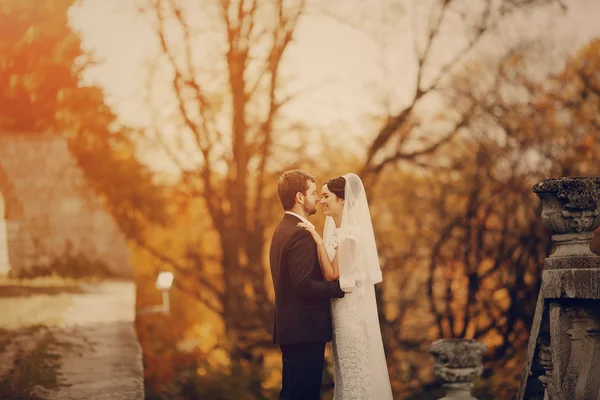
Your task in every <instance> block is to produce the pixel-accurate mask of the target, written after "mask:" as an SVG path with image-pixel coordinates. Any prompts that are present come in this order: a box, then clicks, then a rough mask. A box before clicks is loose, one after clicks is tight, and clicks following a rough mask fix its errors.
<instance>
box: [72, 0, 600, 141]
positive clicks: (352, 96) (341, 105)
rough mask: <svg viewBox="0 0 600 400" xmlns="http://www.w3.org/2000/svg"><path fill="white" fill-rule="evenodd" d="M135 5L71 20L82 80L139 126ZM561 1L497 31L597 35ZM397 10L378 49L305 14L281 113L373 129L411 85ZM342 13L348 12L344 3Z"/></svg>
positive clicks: (142, 101)
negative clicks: (84, 60)
mask: <svg viewBox="0 0 600 400" xmlns="http://www.w3.org/2000/svg"><path fill="white" fill-rule="evenodd" d="M188 1H191V0H188ZM369 1H372V3H371V8H372V10H371V15H374V17H373V18H375V20H377V18H381V19H382V21H383V20H384V18H387V19H388V20H387V21H389V18H390V16H389V15H386V14H385V8H384V7H383V6H382V7H379V8H378V4H381V5H383V4H384V3H386V2H387V3H389V2H390V1H395V0H369ZM405 3H407V4H408V3H409V2H408V1H407V2H405ZM134 4H135V1H134V0H129V1H123V0H81V2H80V3H79V5H78V6H75V7H73V8H72V10H71V14H70V22H71V24H72V26H73V27H74V28H75V30H77V31H78V32H80V34H81V35H82V38H83V46H84V48H85V49H86V50H88V51H90V52H92V53H93V55H94V56H95V58H96V59H97V60H98V61H99V63H98V65H96V66H94V67H92V68H90V69H89V70H88V71H87V72H86V73H85V75H84V79H85V82H86V83H90V84H98V85H100V86H102V87H103V88H104V89H105V93H106V95H107V99H108V102H109V104H110V105H111V106H112V107H113V109H115V110H116V111H117V113H118V114H119V116H120V117H121V119H122V121H124V122H126V123H129V124H134V125H138V126H146V125H148V124H149V122H150V119H151V117H152V112H153V111H152V110H151V109H149V107H148V106H147V103H146V88H147V85H148V76H149V74H148V71H149V65H150V61H151V60H153V59H154V56H155V54H156V50H157V41H156V37H155V35H154V34H153V32H152V30H151V27H150V25H149V23H148V20H147V19H146V18H145V17H143V16H141V15H140V14H139V13H138V12H137V11H136V9H135V6H134ZM340 4H349V3H340ZM568 4H569V11H568V13H567V15H564V16H560V15H558V14H557V13H556V12H549V13H543V12H540V13H536V14H535V15H530V16H526V17H523V18H521V19H516V20H515V21H514V23H513V25H511V27H510V28H507V29H506V32H503V35H505V36H507V37H510V35H511V34H512V35H513V36H514V35H522V34H523V33H522V32H528V33H527V34H529V35H532V36H535V35H539V34H540V33H541V34H542V35H544V36H548V37H550V38H551V39H552V41H553V42H554V43H555V44H556V47H557V49H556V51H558V52H562V53H565V52H567V53H569V52H574V51H576V50H577V49H578V48H579V47H580V46H582V45H583V44H585V43H586V42H588V41H589V40H590V39H591V38H593V37H598V36H600V24H598V22H597V21H598V18H597V16H598V15H600V1H597V0H572V1H570V2H568ZM399 10H400V12H399V13H398V15H397V17H396V18H397V20H398V26H397V29H395V30H394V29H392V30H391V31H390V32H389V34H390V38H391V40H390V41H389V42H388V43H389V44H388V46H387V47H385V48H384V49H383V50H382V48H381V46H379V45H378V43H377V42H376V41H375V40H373V38H372V37H370V36H369V35H366V34H365V33H364V32H360V31H359V30H356V29H353V28H351V27H349V26H347V25H345V24H341V23H339V22H337V21H335V20H334V19H331V18H327V17H323V16H310V17H306V18H304V19H303V20H302V22H301V24H300V25H299V27H298V31H297V34H296V39H295V42H294V43H293V45H292V46H291V47H290V49H289V54H287V59H286V64H285V66H286V71H287V72H288V73H289V74H290V75H293V76H294V78H295V79H294V84H295V85H296V86H297V87H298V88H303V87H309V88H312V89H311V90H310V91H308V92H307V94H305V95H303V97H302V98H301V99H300V100H298V101H295V102H294V103H293V104H291V105H290V106H289V107H288V109H287V112H288V113H290V114H291V115H293V116H295V117H296V118H298V119H305V120H306V119H308V120H310V121H311V122H312V123H315V124H317V125H321V126H327V125H328V124H336V123H337V124H339V123H341V124H343V125H344V126H347V127H348V131H349V132H350V133H351V134H353V135H355V136H366V137H369V136H372V135H373V134H374V132H371V131H369V128H366V127H365V124H364V121H365V116H366V115H368V114H372V113H374V112H376V111H377V110H379V109H380V106H381V103H382V101H383V100H384V99H386V98H389V99H391V107H392V108H393V109H396V110H397V109H398V107H401V106H402V105H403V104H406V102H408V101H410V99H411V95H412V93H413V92H412V91H413V89H414V76H415V75H414V71H415V59H414V56H413V52H412V49H411V43H412V38H411V35H410V29H409V27H410V24H409V21H410V19H411V13H415V12H416V11H415V8H414V7H413V8H411V7H409V6H407V7H404V8H399ZM342 11H344V12H346V13H347V14H348V13H349V14H352V13H353V12H354V11H353V10H352V9H350V8H349V9H347V10H342ZM357 12H358V11H357ZM378 12H380V14H378ZM516 32H518V33H516ZM445 37H446V39H445V42H443V43H441V44H440V47H441V49H440V51H439V54H441V55H442V58H443V55H444V51H445V50H446V49H447V50H448V51H450V50H451V49H452V46H453V45H454V44H455V43H456V41H455V40H454V39H453V38H452V34H451V33H450V34H449V35H445ZM440 61H441V59H440ZM159 95H160V92H159ZM159 97H160V96H159Z"/></svg>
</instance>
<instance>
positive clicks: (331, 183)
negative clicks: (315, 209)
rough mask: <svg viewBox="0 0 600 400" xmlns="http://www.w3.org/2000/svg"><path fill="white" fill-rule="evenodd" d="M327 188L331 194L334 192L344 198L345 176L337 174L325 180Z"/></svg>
mask: <svg viewBox="0 0 600 400" xmlns="http://www.w3.org/2000/svg"><path fill="white" fill-rule="evenodd" d="M325 184H326V185H327V189H329V191H330V192H331V193H333V194H335V195H336V196H337V197H339V198H340V199H345V198H346V193H345V190H344V189H345V187H346V178H344V177H343V176H338V177H337V178H331V179H330V180H328V181H327V182H325Z"/></svg>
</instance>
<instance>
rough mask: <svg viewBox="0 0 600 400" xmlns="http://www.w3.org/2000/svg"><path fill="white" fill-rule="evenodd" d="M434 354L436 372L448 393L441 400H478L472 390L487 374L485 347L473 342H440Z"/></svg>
mask: <svg viewBox="0 0 600 400" xmlns="http://www.w3.org/2000/svg"><path fill="white" fill-rule="evenodd" d="M430 351H431V353H432V354H433V356H434V357H435V364H434V366H433V372H434V373H435V375H436V376H437V377H438V379H440V380H441V381H442V382H443V384H444V388H445V389H446V396H445V397H443V398H442V399H440V400H476V399H475V397H473V396H471V389H472V387H473V382H474V381H475V380H476V379H477V378H479V377H480V376H481V373H482V372H483V353H484V351H485V345H484V344H483V343H480V342H477V341H475V340H469V339H440V340H437V341H435V342H434V343H433V344H432V345H431V349H430Z"/></svg>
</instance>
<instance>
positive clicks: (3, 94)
mask: <svg viewBox="0 0 600 400" xmlns="http://www.w3.org/2000/svg"><path fill="white" fill-rule="evenodd" d="M74 3H75V0H59V1H49V0H44V1H40V2H35V4H34V3H33V2H26V1H25V2H23V1H3V2H2V3H1V4H0V26H2V36H1V37H0V132H2V133H4V134H11V135H20V136H23V137H26V136H28V135H36V134H39V133H46V134H54V135H61V136H64V137H66V138H67V139H68V140H69V145H70V147H71V150H72V152H73V154H74V156H75V157H76V159H77V161H78V163H79V165H80V166H81V167H82V169H83V171H84V173H85V176H86V177H87V180H88V182H89V183H90V184H91V185H92V186H93V188H94V189H95V190H96V192H97V193H98V194H99V195H100V196H101V197H102V198H103V199H104V200H105V204H106V205H107V207H108V208H109V209H110V211H111V212H112V214H113V216H114V217H115V220H116V221H117V223H118V224H119V225H120V226H121V228H122V229H123V231H124V232H125V233H126V234H127V235H128V236H129V237H139V236H140V235H141V230H142V228H143V226H144V225H145V224H147V223H148V222H162V221H163V217H164V214H163V213H162V208H163V207H164V202H163V199H162V196H161V195H160V192H159V191H158V190H157V188H156V186H155V185H154V184H153V182H152V177H151V175H150V173H149V171H148V169H147V168H146V167H145V166H144V165H143V164H141V163H140V162H138V161H137V159H136V157H135V153H134V143H133V141H132V135H133V133H134V132H133V130H132V129H131V128H128V127H125V126H119V124H118V121H117V116H116V115H115V113H114V112H113V111H112V110H111V109H110V107H109V106H108V105H107V104H106V102H105V99H104V94H103V92H102V90H101V89H100V88H99V87H95V86H88V85H85V83H84V82H83V81H82V78H81V75H82V73H83V71H84V70H85V69H86V68H87V67H88V66H89V65H90V63H92V57H91V55H90V54H87V53H85V52H84V51H83V50H82V48H81V40H80V37H79V35H78V34H77V33H76V32H74V31H73V30H72V29H71V27H70V26H69V21H68V11H69V8H70V7H72V6H73V4H74ZM2 133H0V134H2Z"/></svg>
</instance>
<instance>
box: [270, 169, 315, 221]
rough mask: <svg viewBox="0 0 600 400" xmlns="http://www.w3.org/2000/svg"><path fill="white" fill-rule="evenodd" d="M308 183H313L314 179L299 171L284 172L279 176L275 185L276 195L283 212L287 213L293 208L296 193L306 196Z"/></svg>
mask: <svg viewBox="0 0 600 400" xmlns="http://www.w3.org/2000/svg"><path fill="white" fill-rule="evenodd" d="M308 181H311V182H314V181H315V178H313V176H312V175H310V174H307V173H306V172H304V171H301V170H299V169H293V170H290V171H285V172H284V173H283V174H281V177H280V178H279V183H278V184H277V194H278V195H279V201H281V205H282V206H283V209H284V210H285V211H289V210H291V209H292V208H293V207H294V204H295V203H296V201H295V198H296V193H298V192H300V193H302V194H304V195H306V191H307V190H308Z"/></svg>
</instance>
